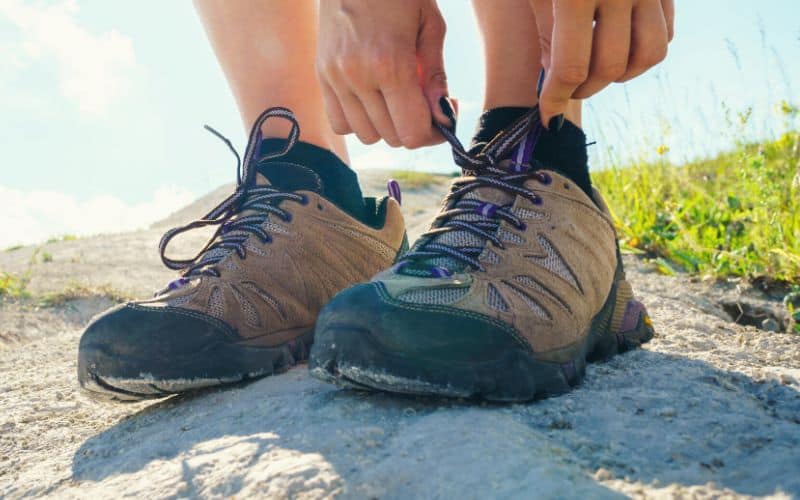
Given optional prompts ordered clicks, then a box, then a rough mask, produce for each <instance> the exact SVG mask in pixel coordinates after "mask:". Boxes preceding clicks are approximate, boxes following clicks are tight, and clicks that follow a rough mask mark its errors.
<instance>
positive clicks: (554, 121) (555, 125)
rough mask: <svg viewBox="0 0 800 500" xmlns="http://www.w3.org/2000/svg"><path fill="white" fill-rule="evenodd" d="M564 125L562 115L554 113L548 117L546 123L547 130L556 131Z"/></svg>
mask: <svg viewBox="0 0 800 500" xmlns="http://www.w3.org/2000/svg"><path fill="white" fill-rule="evenodd" d="M563 126H564V115H556V116H554V117H552V118H550V123H548V124H547V130H555V131H556V132H558V131H559V130H561V127H563Z"/></svg>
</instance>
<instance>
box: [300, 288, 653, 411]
mask: <svg viewBox="0 0 800 500" xmlns="http://www.w3.org/2000/svg"><path fill="white" fill-rule="evenodd" d="M621 284H622V285H623V286H624V287H629V285H628V284H627V283H624V284H623V283H620V282H618V283H616V284H615V286H614V287H613V288H612V292H611V294H610V295H609V299H608V301H607V304H606V306H605V307H604V308H603V310H602V311H601V312H600V313H599V314H598V315H597V316H596V317H595V319H594V321H592V325H591V328H590V331H589V334H588V335H587V336H586V339H585V341H584V342H583V344H582V345H580V346H578V347H577V349H576V351H575V352H577V354H575V355H574V357H573V358H572V359H571V360H569V361H567V362H549V361H543V360H541V359H537V358H536V357H535V356H534V355H533V354H531V353H530V352H527V351H523V350H521V349H519V350H509V351H508V352H507V353H505V355H503V356H501V357H500V358H498V359H495V360H493V361H491V362H486V361H484V362H482V363H480V364H476V363H469V364H467V363H456V362H452V361H446V360H441V359H439V360H434V359H426V360H419V359H412V358H410V357H406V356H403V355H402V353H395V352H388V351H387V350H386V349H385V348H383V347H382V344H381V343H380V342H378V341H377V340H376V339H375V338H374V337H373V335H372V333H371V332H369V331H365V330H364V329H363V328H348V327H347V325H342V324H337V325H335V326H330V327H324V328H322V329H318V331H317V332H316V345H315V348H314V350H313V351H312V353H311V360H310V364H309V367H310V371H311V374H312V376H314V377H316V378H318V379H320V380H323V381H326V382H330V383H333V384H336V385H338V386H340V387H343V388H349V389H356V390H377V391H385V392H393V393H401V394H409V395H425V396H440V397H453V398H463V399H477V400H485V401H490V402H499V403H511V402H524V401H531V400H535V399H541V398H545V397H549V396H556V395H559V394H564V393H566V392H568V391H570V390H572V389H573V388H574V387H576V386H577V385H579V384H580V382H581V381H582V380H583V378H584V376H585V374H586V364H587V363H589V362H597V361H604V360H608V359H610V358H611V357H613V356H615V355H617V354H620V353H624V352H626V351H630V350H632V349H636V348H638V347H640V346H641V345H642V344H643V343H645V342H648V341H649V340H650V339H652V338H653V335H654V330H653V327H652V322H651V320H650V317H649V316H648V314H647V312H646V310H645V308H644V306H643V305H642V304H641V303H640V302H638V301H636V300H635V299H633V298H631V296H630V295H628V294H624V293H622V294H617V290H618V289H619V288H620V285H621ZM618 308H624V309H623V310H622V311H620V312H619V315H620V317H623V318H624V321H623V322H622V325H623V326H624V327H625V328H624V330H617V331H615V330H614V329H613V328H612V323H613V321H612V317H613V316H614V312H615V310H616V309H618Z"/></svg>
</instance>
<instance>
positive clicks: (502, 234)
mask: <svg viewBox="0 0 800 500" xmlns="http://www.w3.org/2000/svg"><path fill="white" fill-rule="evenodd" d="M497 236H498V237H499V238H500V241H503V242H505V243H514V244H517V245H522V244H524V243H525V240H524V239H522V236H520V235H518V234H516V233H512V232H511V231H507V230H505V229H501V230H499V231H497Z"/></svg>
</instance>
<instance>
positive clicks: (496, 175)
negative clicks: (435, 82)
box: [396, 107, 552, 277]
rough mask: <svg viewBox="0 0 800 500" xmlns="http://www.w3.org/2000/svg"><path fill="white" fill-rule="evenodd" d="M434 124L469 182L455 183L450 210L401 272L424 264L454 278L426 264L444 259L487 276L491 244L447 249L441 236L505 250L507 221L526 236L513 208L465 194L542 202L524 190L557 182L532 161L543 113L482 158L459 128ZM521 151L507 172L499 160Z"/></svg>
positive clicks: (522, 122) (527, 118) (525, 119)
mask: <svg viewBox="0 0 800 500" xmlns="http://www.w3.org/2000/svg"><path fill="white" fill-rule="evenodd" d="M434 125H435V126H436V127H437V129H438V130H439V132H440V133H441V134H442V135H443V136H444V138H445V139H447V141H448V142H449V143H450V145H451V147H452V150H453V158H454V160H455V163H456V164H457V165H458V166H460V167H461V168H462V172H463V174H464V177H462V178H461V179H457V180H456V181H455V182H453V185H452V186H451V190H450V193H449V194H448V195H447V197H445V206H446V207H448V208H447V209H445V210H444V211H442V212H441V213H440V214H439V215H438V216H437V217H436V219H434V222H433V228H432V229H430V230H429V231H427V232H426V233H424V234H423V235H422V236H421V238H420V243H419V244H418V245H415V247H414V248H412V249H411V251H410V252H408V253H406V254H405V255H404V256H403V257H402V259H401V261H400V263H399V265H398V267H397V268H396V269H397V271H398V272H400V270H408V269H410V268H412V267H414V268H417V269H418V266H414V265H413V264H415V263H417V264H419V263H423V266H422V267H423V268H424V269H425V270H426V271H427V273H428V275H429V276H432V277H443V276H449V275H450V274H452V273H451V271H450V270H448V269H447V268H446V267H444V266H442V265H431V264H425V262H428V261H430V260H431V259H440V258H442V257H444V258H449V259H452V260H454V261H457V262H460V263H462V264H466V265H467V266H470V267H472V268H474V269H477V270H479V271H483V270H484V267H483V265H482V264H481V263H480V262H479V261H478V256H479V255H480V254H481V253H482V252H483V250H484V247H485V244H484V245H481V246H476V245H470V246H466V245H451V244H444V243H442V242H440V241H437V236H440V235H442V234H444V233H446V232H450V231H461V232H465V233H468V234H471V235H474V236H476V237H477V238H478V239H479V240H481V241H483V242H491V243H492V244H493V245H494V246H495V247H497V248H501V249H503V248H505V244H504V243H503V241H502V239H501V238H500V237H499V236H498V234H497V230H498V228H499V226H500V223H501V222H502V221H504V220H505V221H507V222H508V223H509V224H510V225H511V226H512V227H514V228H516V229H517V230H520V231H523V230H525V229H526V228H527V226H526V225H525V223H524V222H522V221H521V220H520V218H519V217H517V216H516V215H515V214H514V213H513V212H512V211H511V206H510V205H508V206H501V205H497V204H495V203H491V202H487V201H483V200H480V199H476V198H466V197H465V195H467V194H468V193H470V192H473V191H475V190H476V189H479V188H492V189H497V190H500V191H504V192H506V193H509V194H512V195H516V196H521V197H523V198H526V199H528V200H529V201H530V202H531V203H533V204H534V205H540V204H541V203H542V198H541V197H540V196H539V195H537V194H536V193H534V192H533V191H531V190H530V189H528V188H526V187H524V185H523V182H524V181H526V180H528V179H531V178H533V179H536V180H537V181H539V182H540V183H541V184H543V185H547V184H550V183H551V182H552V178H551V177H550V175H549V174H547V173H546V172H540V171H539V169H540V168H541V165H539V164H538V163H537V162H536V161H535V160H532V159H531V156H532V152H533V148H534V146H535V144H536V141H537V139H538V136H539V134H540V132H541V124H540V119H539V109H538V107H534V108H533V109H532V110H531V111H529V112H527V113H526V114H525V115H523V116H522V117H520V118H519V119H517V120H516V121H515V122H514V123H512V124H511V125H510V126H509V127H508V128H506V129H505V130H504V131H503V132H502V133H500V134H498V135H496V136H495V137H494V138H493V139H492V140H491V141H490V142H489V143H488V144H486V146H484V147H483V149H482V150H481V151H480V152H477V153H471V152H469V151H467V150H465V149H464V146H463V145H462V144H461V142H460V141H459V140H458V138H457V137H456V136H455V123H453V124H452V126H450V127H446V126H444V125H441V124H439V123H434ZM523 140H524V141H523ZM515 148H518V149H517V158H516V161H512V163H511V166H510V167H509V168H501V167H500V166H499V164H498V163H499V162H498V159H503V158H508V157H510V155H511V154H512V153H513V151H514V149H515ZM465 215H471V216H472V217H471V218H470V219H465V218H464V217H463V216H465ZM476 217H477V218H476Z"/></svg>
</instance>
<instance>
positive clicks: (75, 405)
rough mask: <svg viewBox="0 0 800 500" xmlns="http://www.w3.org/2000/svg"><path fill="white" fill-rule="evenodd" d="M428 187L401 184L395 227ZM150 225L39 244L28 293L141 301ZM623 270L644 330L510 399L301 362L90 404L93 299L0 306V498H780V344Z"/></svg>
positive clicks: (157, 273) (791, 404) (152, 263)
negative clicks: (642, 308)
mask: <svg viewBox="0 0 800 500" xmlns="http://www.w3.org/2000/svg"><path fill="white" fill-rule="evenodd" d="M378 185H379V183H378V182H377V181H375V182H374V183H373V186H378ZM444 186H445V184H443V183H442V184H436V185H434V186H432V187H430V188H427V189H425V190H422V191H420V192H417V193H407V200H408V202H407V203H406V208H407V209H408V210H409V213H414V212H413V211H414V210H416V211H417V212H416V213H414V215H413V216H412V220H413V221H416V222H415V224H416V225H415V226H412V228H413V230H414V231H415V232H417V233H418V232H419V230H420V227H421V226H420V224H422V223H424V222H423V221H425V220H427V218H428V217H429V216H430V213H431V211H432V210H434V209H435V207H436V206H437V205H438V202H439V200H440V198H441V195H442V192H443V189H444ZM190 213H193V212H191V210H190V211H188V212H185V214H190ZM159 236H160V231H156V230H150V231H142V232H139V233H130V234H122V235H115V236H98V237H95V238H85V239H79V240H75V241H68V242H60V243H55V244H50V246H51V248H50V249H49V250H48V251H49V252H50V253H51V254H52V256H53V261H52V262H50V263H47V264H36V265H34V266H32V267H31V273H32V281H31V287H32V289H33V290H34V291H35V292H36V293H53V292H57V291H58V289H59V288H58V287H60V286H64V285H65V284H75V283H77V284H78V285H80V286H81V287H84V288H92V287H111V288H113V289H116V290H120V289H124V290H128V291H130V292H131V293H137V294H138V293H146V292H149V291H151V290H153V289H154V288H156V287H158V286H159V285H160V284H163V282H164V281H165V280H166V279H168V278H169V276H170V274H169V273H168V272H164V271H163V270H162V269H161V268H160V267H159V263H158V260H157V258H156V257H155V252H154V251H153V245H154V244H155V243H156V241H157V238H158V237H159ZM190 243H192V242H191V241H190V242H187V248H190ZM145 250H146V253H145ZM17 252H22V253H19V254H17V253H16V252H12V253H4V254H0V268H2V269H3V270H10V271H18V272H19V271H21V270H24V269H26V267H25V266H27V265H28V264H27V262H28V260H30V254H32V252H33V250H30V249H22V250H18V251H17ZM26 252H27V255H26ZM26 259H27V260H26ZM71 259H77V260H78V261H77V262H74V261H72V260H71ZM47 266H50V267H47ZM627 266H628V269H629V275H630V277H631V280H632V281H633V283H634V285H635V287H636V290H637V292H638V294H639V296H640V298H641V299H642V300H643V302H645V303H646V305H647V306H648V309H649V310H650V313H651V315H652V317H653V319H654V322H655V324H656V327H657V336H656V338H655V339H653V341H651V342H650V343H649V344H648V345H647V346H646V347H645V348H644V349H642V350H639V351H635V352H632V353H628V354H625V355H622V356H617V357H616V358H614V359H613V360H611V361H610V362H607V363H603V364H595V365H590V367H589V369H588V372H587V377H586V380H585V382H584V383H583V384H582V385H581V386H580V387H579V388H577V389H576V390H575V391H574V392H572V393H570V394H568V395H565V396H562V397H559V398H553V399H548V400H543V401H538V402H534V403H531V404H526V405H513V406H500V405H497V406H493V405H479V404H473V403H469V402H463V401H448V400H431V399H421V398H408V397H395V396H388V395H383V394H368V393H359V392H352V391H343V390H338V389H336V388H334V387H330V386H327V385H325V384H322V383H320V382H317V381H316V380H313V379H311V378H309V377H308V375H307V372H306V369H305V367H302V366H301V367H297V368H295V369H293V370H291V371H289V372H288V373H286V374H283V375H279V376H274V377H270V378H266V379H262V380H259V381H256V382H253V383H250V384H248V385H240V386H236V387H232V388H229V389H225V390H210V391H204V392H201V393H198V394H194V395H191V396H182V397H175V398H171V399H167V400H164V401H157V402H147V403H136V404H127V405H123V404H109V403H99V402H95V401H94V400H91V399H87V398H86V397H85V396H84V395H83V394H82V393H81V392H80V391H79V390H78V387H77V383H76V378H75V370H76V347H77V342H78V339H79V336H80V329H81V327H82V324H83V323H84V322H85V321H86V319H87V318H88V317H89V316H90V315H91V314H94V313H95V312H97V311H99V310H100V309H102V308H103V307H106V306H107V305H108V304H109V303H110V301H109V300H108V299H104V298H102V297H89V298H85V299H80V300H78V301H66V302H64V303H63V304H60V305H58V306H55V307H46V308H41V307H35V306H34V305H32V304H30V303H16V304H9V303H6V304H0V316H2V321H0V325H2V326H0V328H3V330H2V333H4V336H5V337H8V338H9V339H11V341H10V342H6V344H5V347H2V344H0V497H3V498H17V497H23V496H38V495H49V496H58V497H67V498H69V497H108V496H112V495H113V496H122V495H136V496H142V497H143V496H150V497H187V496H189V497H192V496H202V497H231V496H234V495H235V496H237V497H246V496H271V497H272V496H274V497H302V498H317V497H330V496H336V495H337V494H338V495H340V496H341V497H343V498H416V497H424V498H486V497H490V498H493V497H501V498H532V497H534V496H536V497H553V498H554V497H559V498H563V497H585V498H612V497H621V496H634V497H642V496H647V497H651V496H658V497H665V498H671V497H709V498H711V497H714V498H720V497H736V496H775V497H800V336H798V335H792V334H785V333H773V332H766V331H763V330H759V329H756V328H754V327H752V326H741V325H737V324H735V323H732V322H731V320H730V317H729V316H727V315H726V314H725V313H724V311H722V310H721V309H720V308H718V307H716V306H715V304H716V300H715V299H714V295H713V294H714V293H715V292H714V290H713V287H712V288H708V287H704V285H702V284H697V283H692V282H690V280H688V279H687V278H685V277H680V276H679V277H664V276H660V275H657V274H653V273H648V272H646V270H645V269H644V268H643V266H642V265H641V264H640V263H639V262H637V261H635V260H633V259H630V260H627ZM725 293H726V294H727V293H728V292H725ZM9 325H11V326H9ZM1 342H2V337H0V343H1Z"/></svg>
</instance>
